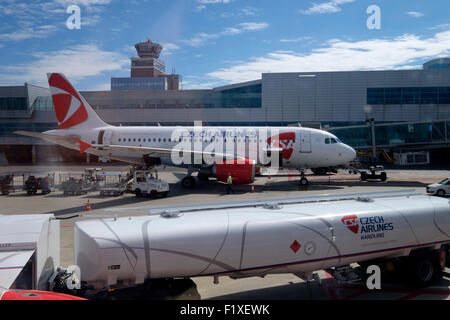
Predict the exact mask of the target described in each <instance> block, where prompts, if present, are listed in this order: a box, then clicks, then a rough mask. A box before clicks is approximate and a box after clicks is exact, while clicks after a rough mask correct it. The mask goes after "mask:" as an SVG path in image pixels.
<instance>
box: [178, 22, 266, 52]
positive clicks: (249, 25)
mask: <svg viewBox="0 0 450 320" xmlns="http://www.w3.org/2000/svg"><path fill="white" fill-rule="evenodd" d="M268 26H269V24H268V23H266V22H243V23H240V24H238V25H237V26H235V27H228V28H225V29H223V30H222V31H221V32H219V33H204V32H202V33H198V34H196V35H195V36H194V37H192V38H191V39H188V40H180V42H182V43H185V44H187V45H189V46H191V47H199V46H202V45H204V44H205V43H206V42H207V41H208V40H212V39H217V38H219V37H222V36H232V35H237V34H241V33H243V32H254V31H261V30H264V29H266V28H267V27H268Z"/></svg>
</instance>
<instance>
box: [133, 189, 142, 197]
mask: <svg viewBox="0 0 450 320" xmlns="http://www.w3.org/2000/svg"><path fill="white" fill-rule="evenodd" d="M134 193H135V194H136V197H138V198H141V197H142V192H141V189H136V190H134Z"/></svg>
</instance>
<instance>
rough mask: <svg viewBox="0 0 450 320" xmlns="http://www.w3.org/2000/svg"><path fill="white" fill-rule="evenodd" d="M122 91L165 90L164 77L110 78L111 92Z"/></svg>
mask: <svg viewBox="0 0 450 320" xmlns="http://www.w3.org/2000/svg"><path fill="white" fill-rule="evenodd" d="M121 90H122V91H123V90H157V91H162V90H167V79H166V78H164V77H146V78H143V77H142V78H141V77H139V78H111V91H121Z"/></svg>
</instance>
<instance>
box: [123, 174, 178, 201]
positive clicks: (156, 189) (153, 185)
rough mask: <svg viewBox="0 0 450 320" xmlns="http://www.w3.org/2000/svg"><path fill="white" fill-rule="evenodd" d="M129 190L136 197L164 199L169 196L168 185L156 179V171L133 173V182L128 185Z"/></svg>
mask: <svg viewBox="0 0 450 320" xmlns="http://www.w3.org/2000/svg"><path fill="white" fill-rule="evenodd" d="M129 190H130V192H131V193H134V194H135V195H136V197H143V196H149V197H152V198H156V197H158V196H159V197H163V198H165V197H167V195H168V194H169V184H168V183H167V182H165V181H162V180H161V179H158V173H157V172H156V170H150V171H145V170H144V171H140V170H136V171H134V173H133V180H132V182H131V183H130V185H129Z"/></svg>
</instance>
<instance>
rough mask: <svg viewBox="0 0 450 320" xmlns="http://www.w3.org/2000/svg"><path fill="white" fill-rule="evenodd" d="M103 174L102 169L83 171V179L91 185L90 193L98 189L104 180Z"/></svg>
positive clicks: (86, 169)
mask: <svg viewBox="0 0 450 320" xmlns="http://www.w3.org/2000/svg"><path fill="white" fill-rule="evenodd" d="M103 173H105V172H104V170H103V168H85V169H84V179H85V180H86V181H88V183H89V184H90V185H91V190H92V191H97V190H99V189H100V186H101V184H102V183H103V181H104V180H102V179H103V177H102V175H101V174H103Z"/></svg>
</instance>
